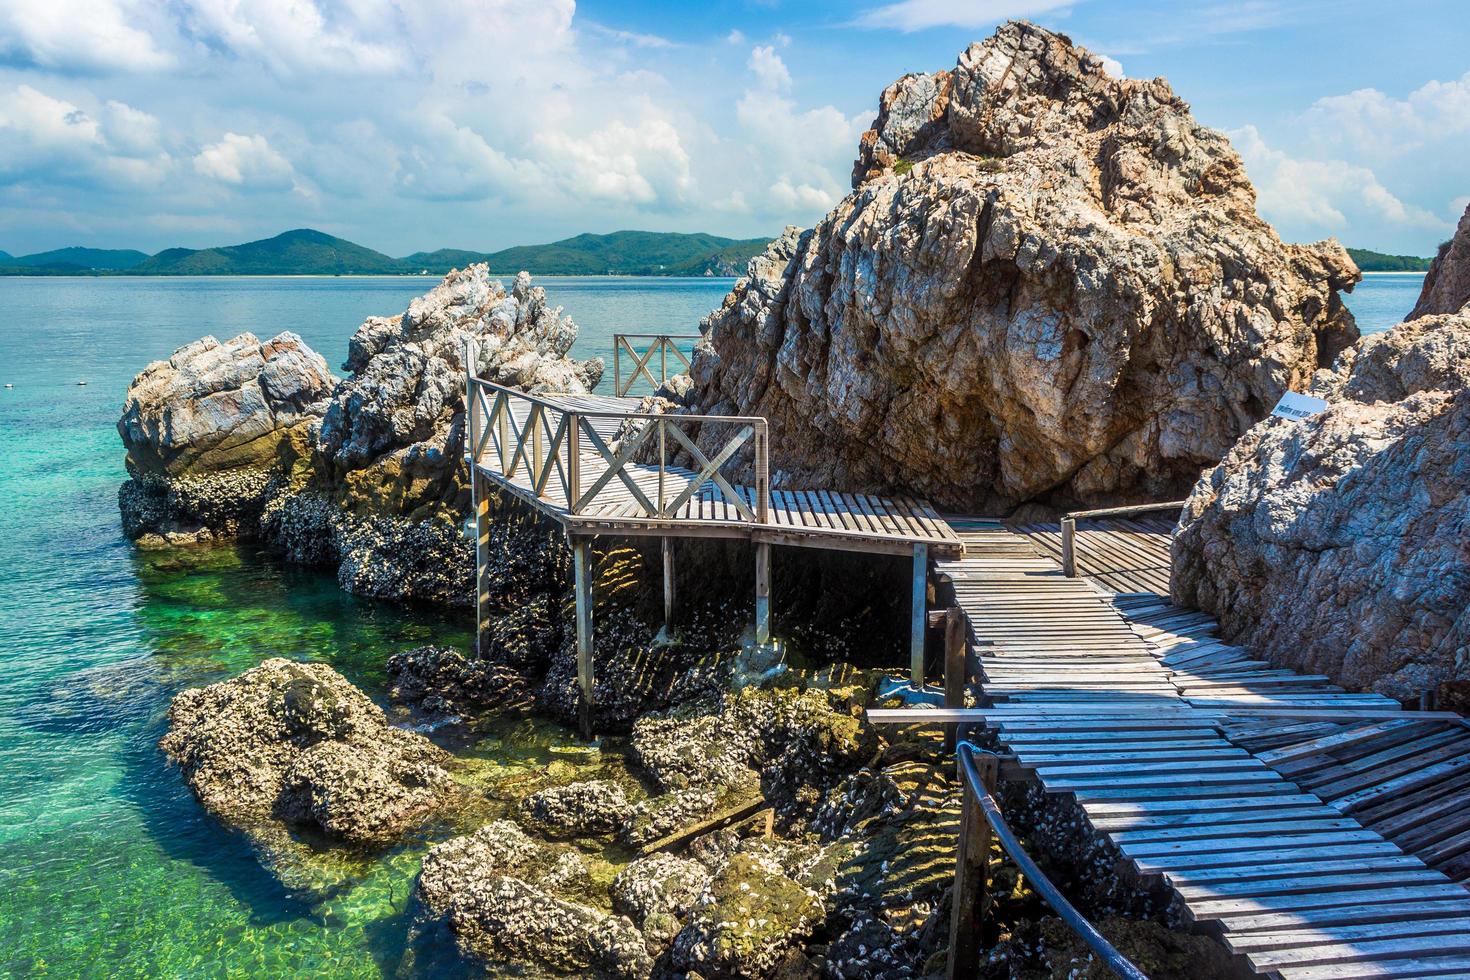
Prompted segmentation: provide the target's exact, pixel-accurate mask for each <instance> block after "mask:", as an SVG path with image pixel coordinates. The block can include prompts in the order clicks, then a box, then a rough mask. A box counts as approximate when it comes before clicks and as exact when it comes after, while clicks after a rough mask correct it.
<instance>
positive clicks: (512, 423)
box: [465, 340, 771, 524]
mask: <svg viewBox="0 0 1470 980" xmlns="http://www.w3.org/2000/svg"><path fill="white" fill-rule="evenodd" d="M475 363H476V357H475V345H474V341H473V340H470V341H468V342H467V344H466V349H465V365H466V368H465V408H466V426H465V428H466V443H465V455H466V457H467V458H468V460H469V461H470V463H471V464H472V465H475V466H480V467H482V468H486V469H490V470H492V471H494V472H497V473H498V474H499V475H500V476H502V477H506V478H508V479H509V480H510V481H511V482H514V481H515V480H516V479H517V478H518V477H519V476H521V475H524V476H525V478H526V480H527V485H526V486H524V487H522V489H523V490H529V492H530V493H532V494H533V495H534V496H535V497H537V498H538V499H543V500H547V501H556V500H557V498H556V497H555V496H554V495H553V494H552V492H551V490H552V488H553V486H556V487H559V489H560V491H561V497H560V499H564V500H565V501H566V506H567V510H568V512H569V513H571V514H573V515H576V514H580V513H582V512H583V511H584V510H586V508H587V507H588V506H589V505H591V504H593V503H595V502H596V499H597V497H598V495H599V494H600V493H601V492H602V490H603V489H604V488H606V487H609V486H612V485H614V484H615V483H616V484H619V485H621V487H623V488H625V489H626V490H627V491H628V493H630V494H631V495H632V496H633V498H634V499H635V500H636V501H637V502H638V504H639V506H640V507H641V508H642V510H643V513H642V515H641V516H642V517H645V518H650V519H661V520H667V519H670V518H673V517H674V516H675V515H677V513H678V511H679V510H680V509H681V508H682V507H683V506H684V504H686V503H687V502H688V501H690V500H691V499H693V498H694V495H695V494H696V493H699V492H700V491H701V490H702V489H703V488H704V487H705V486H706V485H707V484H708V485H712V486H713V487H714V488H716V489H718V491H719V492H720V494H721V496H722V497H724V499H725V500H726V502H727V503H729V505H730V506H731V507H732V508H733V509H734V511H735V518H734V519H735V520H738V521H742V522H746V523H754V524H768V523H770V509H771V489H770V460H769V451H770V450H769V446H770V433H769V426H768V423H767V422H766V420H765V419H764V418H761V417H760V416H749V415H684V414H675V413H657V412H624V411H617V410H610V409H587V408H583V407H581V406H579V405H575V404H573V403H571V402H569V401H563V400H562V399H561V398H558V397H557V396H556V395H532V394H527V393H526V392H523V391H520V390H519V389H516V388H510V387H507V386H505V385H501V384H496V383H495V382H493V381H488V380H486V379H484V378H479V377H476V376H475V375H474V373H473V365H474V364H475ZM514 403H520V404H522V405H524V406H528V408H526V410H525V411H524V412H523V413H522V417H520V418H517V417H516V413H515V412H514V411H512V407H511V406H512V404H514ZM591 419H616V420H619V421H633V422H639V423H643V424H642V425H638V426H636V427H634V428H633V430H632V431H630V432H628V434H627V435H625V436H623V437H622V438H621V439H620V440H618V441H616V442H613V445H616V446H617V449H616V450H614V449H613V448H612V446H610V445H609V441H610V440H611V437H609V438H607V439H605V438H604V434H600V433H599V432H598V431H597V429H596V428H594V427H593V426H592V425H591V424H590V420H591ZM700 424H714V425H729V426H732V427H734V429H735V433H734V435H733V436H731V437H730V438H728V439H726V440H725V442H724V443H723V444H722V445H721V446H720V447H719V448H718V449H717V450H716V451H714V452H713V453H711V454H709V455H706V454H705V452H704V451H703V450H702V449H701V448H700V447H699V446H698V445H697V444H696V443H695V441H694V439H693V438H691V437H690V436H689V435H688V434H686V433H685V432H684V431H683V428H684V427H685V426H687V425H700ZM605 431H606V430H605V429H604V433H605ZM747 442H749V443H751V452H752V453H753V456H754V461H753V462H754V470H755V486H754V487H753V488H752V489H750V490H748V491H746V492H742V491H741V490H738V489H736V488H735V487H734V486H733V485H731V483H730V482H729V481H728V480H727V479H726V478H725V476H724V474H723V473H722V470H723V469H724V468H725V467H726V466H727V465H728V464H729V463H730V461H731V460H733V459H735V458H737V454H738V453H739V452H740V451H741V450H742V449H744V447H745V444H746V443H747ZM670 443H672V444H673V445H672V446H671V445H670ZM653 444H656V446H657V454H656V460H657V461H656V472H657V477H658V483H657V490H654V489H653V488H652V487H649V488H645V487H643V486H641V485H640V484H639V483H638V482H637V481H636V480H635V479H634V475H633V474H632V473H631V472H630V470H629V466H630V464H634V463H635V461H638V460H640V459H641V458H643V456H644V455H649V456H652V455H654V452H653V448H652V445H653ZM671 449H672V450H673V451H674V452H675V453H680V452H681V451H682V454H683V455H684V456H687V457H688V458H690V459H692V460H693V463H694V469H693V470H692V471H691V470H689V469H687V468H682V467H680V468H676V467H674V466H672V465H671V463H670V450H671ZM584 456H591V457H593V458H594V459H596V460H600V461H601V462H602V463H603V464H605V465H604V466H603V467H601V468H600V469H599V471H598V472H597V473H596V474H595V475H594V476H592V477H591V480H590V485H587V484H586V481H584V480H583V474H582V467H583V459H584ZM651 465H652V464H651ZM676 470H677V472H676ZM671 477H672V479H670V478H671ZM553 478H555V481H556V482H555V484H553V482H552V481H553ZM747 496H749V497H750V498H751V499H750V500H747V499H746V498H747ZM557 506H560V504H559V503H557Z"/></svg>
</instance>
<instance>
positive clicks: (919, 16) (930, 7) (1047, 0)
mask: <svg viewBox="0 0 1470 980" xmlns="http://www.w3.org/2000/svg"><path fill="white" fill-rule="evenodd" d="M1076 2H1077V0H898V2H897V3H889V4H884V5H883V6H881V7H874V8H872V9H870V10H865V11H863V12H862V13H861V14H859V15H858V18H857V21H856V23H857V24H858V26H860V27H876V28H896V29H898V30H900V31H921V30H924V29H925V28H929V27H971V28H973V27H989V26H991V25H992V24H996V23H999V22H1000V21H1003V20H1010V19H1012V18H1016V17H1035V16H1036V15H1038V14H1045V13H1053V12H1055V11H1058V10H1061V9H1063V8H1067V7H1071V6H1073V4H1074V3H1076Z"/></svg>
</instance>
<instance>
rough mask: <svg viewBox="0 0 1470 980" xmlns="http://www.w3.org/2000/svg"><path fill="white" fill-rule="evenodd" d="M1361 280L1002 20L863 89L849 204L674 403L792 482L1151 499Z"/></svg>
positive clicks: (1247, 189) (767, 278)
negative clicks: (760, 439)
mask: <svg viewBox="0 0 1470 980" xmlns="http://www.w3.org/2000/svg"><path fill="white" fill-rule="evenodd" d="M1358 279H1359V273H1358V271H1357V269H1356V267H1355V266H1354V265H1353V263H1352V261H1351V260H1350V259H1349V258H1348V256H1347V253H1346V252H1345V251H1344V250H1343V249H1342V248H1341V247H1340V246H1339V245H1337V243H1335V242H1323V243H1319V244H1316V245H1287V244H1283V243H1282V242H1281V240H1280V239H1279V238H1278V237H1277V236H1276V234H1275V232H1274V231H1273V230H1272V229H1271V227H1270V226H1269V225H1267V224H1266V222H1265V221H1263V220H1262V219H1261V218H1260V217H1259V216H1258V215H1257V213H1256V210H1255V192H1254V190H1253V189H1252V187H1251V185H1250V182H1249V181H1248V180H1247V178H1246V174H1245V170H1244V168H1243V167H1242V165H1241V161H1240V158H1239V156H1238V155H1237V154H1236V152H1235V151H1234V150H1233V149H1232V148H1231V146H1230V144H1229V141H1228V140H1227V139H1226V138H1225V137H1224V136H1223V135H1221V134H1220V133H1217V132H1214V131H1212V130H1210V129H1207V128H1205V127H1203V126H1200V125H1199V124H1198V123H1197V122H1195V120H1194V119H1193V117H1192V116H1191V115H1190V113H1189V110H1188V106H1187V105H1186V103H1185V102H1184V101H1183V100H1182V99H1180V98H1179V97H1178V96H1176V95H1175V94H1174V92H1173V91H1172V90H1171V89H1170V88H1169V86H1168V84H1167V83H1166V82H1165V81H1164V80H1163V79H1153V80H1139V79H1116V78H1112V77H1110V76H1109V75H1108V74H1107V73H1106V71H1105V70H1104V67H1103V62H1102V61H1101V60H1100V59H1099V58H1097V57H1095V56H1093V55H1091V54H1089V53H1088V52H1086V51H1085V50H1083V49H1081V48H1078V47H1075V46H1073V45H1072V44H1071V42H1070V41H1068V40H1067V39H1066V38H1065V37H1062V36H1060V35H1057V34H1053V33H1051V32H1049V31H1046V30H1043V29H1041V28H1038V27H1035V26H1032V25H1029V24H1024V23H1010V24H1006V25H1004V26H1002V27H1001V28H1000V29H999V30H998V31H997V32H996V33H995V35H994V36H993V37H991V38H990V39H988V40H986V41H984V42H982V43H977V44H974V45H971V46H970V47H969V48H968V49H967V50H966V51H965V52H964V53H963V54H961V55H960V58H959V61H958V63H957V65H956V66H955V68H954V69H953V70H952V71H949V72H940V73H938V74H934V75H909V76H906V77H905V78H903V79H901V80H900V81H899V82H897V83H895V85H894V86H893V87H892V88H890V89H889V90H888V91H887V92H885V93H884V96H883V100H882V104H881V107H880V112H879V116H878V119H877V120H876V121H875V124H874V128H873V130H872V131H870V132H869V133H868V134H867V135H866V136H865V137H864V138H863V143H862V147H861V148H860V158H859V161H858V163H857V165H856V167H855V175H854V190H853V193H852V194H851V195H849V196H848V197H847V198H846V199H845V200H844V201H842V202H841V203H840V204H838V205H837V206H836V207H835V208H834V209H833V210H832V211H831V212H830V213H829V214H828V215H827V216H826V217H825V218H824V219H823V220H822V221H821V222H820V223H819V224H818V225H817V227H816V228H814V229H812V230H811V231H807V232H797V231H796V230H795V229H788V230H787V232H786V234H784V235H783V236H782V237H781V238H779V239H778V240H776V241H775V242H773V243H772V244H771V246H770V248H769V249H768V250H767V252H766V253H765V254H764V255H763V256H761V257H759V258H757V259H755V260H754V261H752V262H751V264H750V268H749V271H748V273H747V275H746V277H745V278H743V279H741V280H740V281H739V282H738V283H736V286H735V288H734V290H732V291H731V293H730V294H729V295H728V296H727V297H726V298H725V301H724V305H723V306H722V308H721V309H720V310H718V311H717V312H715V313H713V314H711V315H710V317H709V318H707V320H706V321H705V323H704V324H703V329H704V330H705V331H706V332H707V337H706V341H705V342H704V343H703V344H701V346H700V347H699V348H698V349H697V350H696V354H695V359H694V363H693V367H692V370H691V376H692V378H693V381H694V389H693V391H692V392H691V394H690V395H689V396H688V402H689V405H690V406H691V409H690V410H692V411H698V412H707V413H742V414H754V415H763V416H766V417H767V418H768V419H769V420H770V425H771V437H770V445H771V454H772V455H771V467H772V471H773V473H777V474H778V476H779V478H780V479H782V480H784V481H785V482H786V483H788V484H792V485H800V484H805V485H811V486H837V487H843V488H847V489H854V490H856V489H864V490H877V491H888V490H895V489H901V490H906V491H911V492H919V493H923V494H925V495H926V496H929V497H930V498H931V499H934V500H935V501H936V502H939V503H942V504H946V505H949V506H953V507H962V508H971V509H975V510H979V511H983V512H996V511H1000V510H1002V509H1006V508H1010V507H1014V506H1016V505H1017V504H1020V503H1022V502H1025V501H1028V500H1033V499H1037V498H1047V499H1054V500H1057V501H1063V502H1064V501H1071V500H1088V501H1091V500H1102V499H1106V498H1117V497H1131V496H1138V497H1150V498H1152V499H1159V495H1164V496H1167V495H1169V494H1180V493H1182V492H1183V491H1184V490H1186V489H1187V488H1188V486H1189V485H1190V484H1191V483H1192V482H1193V480H1194V479H1195V478H1196V477H1197V476H1198V473H1199V470H1200V468H1201V467H1203V466H1207V465H1212V464H1214V463H1215V462H1217V461H1218V460H1219V459H1220V457H1221V456H1223V455H1224V454H1225V453H1226V452H1227V451H1228V450H1229V448H1230V446H1231V445H1232V444H1233V443H1234V442H1235V440H1236V439H1237V438H1238V437H1239V436H1240V434H1241V433H1242V432H1244V431H1245V430H1246V429H1247V428H1249V427H1250V426H1251V425H1252V424H1253V423H1254V422H1255V421H1257V420H1258V419H1260V418H1261V417H1262V416H1264V415H1265V414H1266V413H1267V412H1268V411H1269V410H1270V409H1271V407H1272V405H1273V404H1274V403H1275V402H1276V400H1277V399H1278V398H1279V397H1280V395H1281V393H1282V392H1284V391H1286V390H1287V389H1289V388H1294V389H1298V390H1299V389H1300V388H1301V387H1303V386H1304V385H1305V384H1306V383H1307V381H1308V379H1309V378H1310V376H1311V374H1312V372H1313V371H1314V370H1316V369H1317V368H1318V367H1320V366H1323V365H1326V364H1329V363H1331V361H1332V358H1333V357H1334V356H1335V355H1336V354H1337V353H1338V352H1339V351H1341V350H1342V349H1343V348H1344V347H1346V346H1347V345H1349V344H1350V343H1351V342H1352V341H1353V340H1354V339H1355V338H1356V337H1357V328H1356V326H1355V324H1354V323H1353V320H1352V317H1351V315H1350V314H1349V312H1348V311H1347V309H1346V308H1345V307H1344V306H1343V304H1342V302H1341V300H1340V297H1339V295H1338V293H1339V291H1340V290H1344V289H1349V288H1351V287H1352V285H1353V284H1354V283H1356V282H1357V281H1358ZM713 438H714V436H712V435H711V436H707V437H706V439H707V442H708V440H711V439H713ZM705 448H706V450H707V451H708V450H709V449H710V448H712V445H706V446H705Z"/></svg>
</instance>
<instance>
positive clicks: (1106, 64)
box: [1093, 52, 1128, 78]
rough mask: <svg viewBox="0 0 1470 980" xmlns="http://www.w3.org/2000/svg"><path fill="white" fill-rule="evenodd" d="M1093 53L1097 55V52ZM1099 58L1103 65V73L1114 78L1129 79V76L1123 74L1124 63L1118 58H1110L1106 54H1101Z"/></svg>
mask: <svg viewBox="0 0 1470 980" xmlns="http://www.w3.org/2000/svg"><path fill="white" fill-rule="evenodd" d="M1093 53H1094V54H1097V52H1093ZM1097 58H1098V60H1099V61H1101V62H1102V64H1103V71H1105V72H1107V73H1108V74H1109V75H1111V76H1113V77H1114V78H1127V77H1128V76H1127V75H1125V74H1123V62H1121V61H1119V60H1118V59H1117V58H1109V57H1108V56H1107V55H1105V54H1099V55H1098V56H1097Z"/></svg>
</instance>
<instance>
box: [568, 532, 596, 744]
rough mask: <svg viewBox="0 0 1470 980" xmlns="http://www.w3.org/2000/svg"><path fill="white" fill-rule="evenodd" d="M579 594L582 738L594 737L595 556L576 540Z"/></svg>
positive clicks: (574, 556)
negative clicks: (593, 611)
mask: <svg viewBox="0 0 1470 980" xmlns="http://www.w3.org/2000/svg"><path fill="white" fill-rule="evenodd" d="M572 560H573V565H574V567H575V569H576V588H575V591H576V594H577V686H578V687H579V688H580V689H581V692H582V703H581V705H580V707H579V709H578V717H579V721H580V723H581V726H580V727H581V729H582V737H583V738H587V739H590V738H591V737H592V569H591V565H592V555H591V539H590V538H587V537H585V536H581V535H578V536H574V537H573V538H572Z"/></svg>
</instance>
